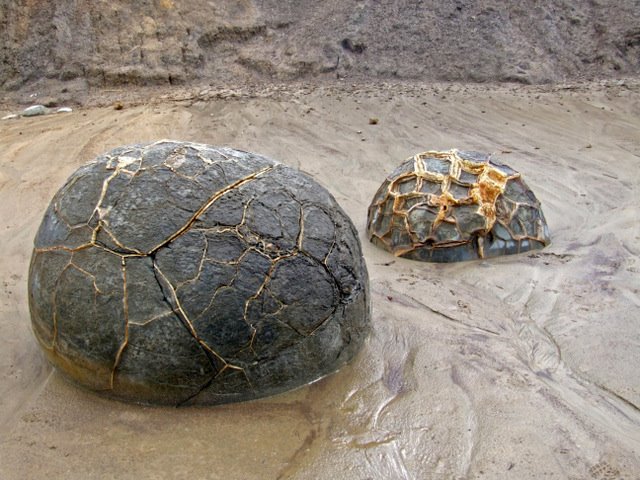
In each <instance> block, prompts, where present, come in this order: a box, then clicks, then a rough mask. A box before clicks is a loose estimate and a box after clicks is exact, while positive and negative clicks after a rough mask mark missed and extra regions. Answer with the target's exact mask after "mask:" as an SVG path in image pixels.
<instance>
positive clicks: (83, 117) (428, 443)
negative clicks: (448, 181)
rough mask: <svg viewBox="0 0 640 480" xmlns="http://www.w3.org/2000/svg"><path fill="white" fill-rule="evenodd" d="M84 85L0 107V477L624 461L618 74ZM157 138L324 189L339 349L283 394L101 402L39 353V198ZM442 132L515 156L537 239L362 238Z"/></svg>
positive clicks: (626, 288) (495, 469)
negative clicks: (174, 86) (490, 251)
mask: <svg viewBox="0 0 640 480" xmlns="http://www.w3.org/2000/svg"><path fill="white" fill-rule="evenodd" d="M100 95H101V96H99V97H95V98H93V100H92V99H91V96H89V101H88V102H87V105H86V106H84V107H80V108H75V109H74V111H73V112H71V113H61V114H50V115H45V116H40V117H33V118H19V119H15V120H4V121H0V243H1V244H2V246H3V248H2V255H0V276H1V277H2V297H1V298H2V303H1V304H0V478H2V479H4V480H11V479H31V478H34V479H35V478H48V479H107V478H114V479H120V480H123V479H138V480H140V479H164V478H190V479H239V480H249V479H311V478H316V479H359V480H365V479H431V478H434V479H480V478H496V479H498V478H513V479H529V478H530V479H540V478H547V479H574V480H578V479H597V480H605V479H625V480H629V479H631V480H633V479H640V369H638V363H639V362H640V328H638V321H639V317H640V275H639V274H640V81H638V80H628V81H609V82H594V83H584V84H573V85H556V86H553V87H551V86H539V87H535V86H529V87H527V86H521V85H509V84H507V85H502V86H495V87H492V86H483V85H465V84H429V85H421V84H379V85H356V84H353V85H352V84H347V85H341V84H334V85H328V86H324V87H322V86H316V87H308V86H304V85H300V86H297V85H294V84H290V85H287V86H273V87H268V86H264V87H260V88H254V89H246V90H243V89H239V90H228V89H216V88H215V87H207V88H201V89H193V90H188V89H182V90H166V91H162V92H155V93H154V94H153V95H152V96H150V95H151V93H149V92H144V91H138V92H132V91H130V90H127V91H125V90H122V91H121V92H119V91H117V90H115V91H111V92H109V93H108V94H104V93H102V94H100ZM115 102H120V104H121V106H122V107H123V108H122V109H118V110H117V109H114V107H113V105H114V103H115ZM15 110H16V109H15V108H13V107H11V106H9V105H4V106H0V117H1V116H4V115H6V114H8V113H11V112H12V111H15ZM372 118H376V119H378V122H377V124H372V123H375V122H370V119H372ZM162 138H170V139H176V140H188V141H195V142H202V143H208V144H212V145H225V146H230V147H234V148H238V149H243V150H249V151H254V152H257V153H261V154H263V155H266V156H268V157H271V158H273V159H275V160H278V161H280V162H283V163H286V164H288V165H291V166H294V167H297V168H299V169H301V170H303V171H305V172H307V173H309V174H310V175H312V176H313V177H314V178H315V179H317V180H318V181H319V182H320V183H321V184H322V185H324V186H325V187H326V188H327V189H328V190H329V191H330V192H331V193H332V194H333V195H334V196H335V198H336V199H337V201H338V202H339V203H340V205H341V206H342V208H343V209H344V210H345V211H346V212H347V214H348V215H349V216H350V217H351V218H352V220H353V222H354V223H355V225H356V227H357V229H358V231H359V233H360V240H361V242H362V245H363V250H364V255H365V258H366V261H367V266H368V270H369V275H370V282H371V291H372V293H373V296H372V309H373V318H372V322H373V331H372V334H371V336H370V337H369V338H368V340H367V342H366V344H365V346H364V348H363V350H362V351H361V352H360V354H359V355H358V357H357V358H356V359H355V361H353V362H352V363H351V364H349V365H347V366H345V367H344V368H342V369H341V370H340V371H339V372H338V373H336V374H334V375H332V376H330V377H327V378H325V379H323V380H321V381H319V382H317V383H315V384H313V385H310V386H307V387H304V388H301V389H299V390H296V391H294V392H291V393H287V394H283V395H279V396H276V397H271V398H267V399H263V400H259V401H253V402H248V403H241V404H233V405H225V406H218V407H212V408H179V409H171V408H152V407H142V406H137V405H129V404H124V403H119V402H115V401H111V400H107V399H104V398H102V397H100V396H97V395H95V394H93V393H91V392H87V391H84V390H81V389H79V388H77V387H75V386H73V385H70V384H68V383H67V382H66V381H65V380H64V379H63V378H62V377H61V376H60V375H59V374H58V373H57V372H56V371H54V370H52V369H51V367H49V366H48V365H47V363H46V361H45V360H44V357H43V356H42V355H41V353H40V351H39V348H38V346H37V344H36V341H35V339H34V337H33V334H32V332H31V325H30V319H29V311H28V302H27V276H28V267H29V260H30V256H31V250H32V245H33V244H32V242H33V238H34V236H35V233H36V230H37V228H38V226H39V223H40V220H41V218H42V215H43V213H44V210H45V208H46V206H47V204H48V202H49V201H50V199H51V197H52V196H53V194H54V193H55V192H56V191H57V190H58V188H60V186H62V184H63V182H64V180H65V179H66V178H67V177H68V175H70V174H71V173H72V172H73V171H74V170H75V169H76V168H77V167H78V166H80V165H81V164H83V163H85V162H86V161H89V160H91V159H92V158H94V157H95V156H96V155H98V154H100V153H103V152H105V151H107V150H110V149H112V148H114V147H116V146H119V145H126V144H131V143H140V142H148V141H153V140H158V139H162ZM450 148H458V149H461V150H478V151H482V152H494V153H495V158H496V159H498V160H499V161H500V162H503V163H506V164H508V165H510V166H511V167H513V168H514V169H516V170H518V171H519V172H520V173H521V174H522V175H523V177H524V179H525V181H526V182H527V184H528V185H529V187H530V188H531V189H532V190H533V191H534V192H535V194H536V195H537V197H538V199H539V200H540V201H541V203H542V208H543V211H544V214H545V216H546V218H547V221H548V224H549V227H550V230H551V239H552V243H551V245H550V246H549V247H547V248H545V249H544V250H541V251H536V252H529V253H525V254H522V255H513V256H508V257H502V258H497V259H491V260H485V261H473V262H465V263H457V264H429V263H420V262H415V261H409V260H403V259H398V258H394V257H393V256H391V255H390V254H389V253H387V252H384V251H382V250H380V249H378V248H376V247H374V246H373V245H372V244H370V243H369V241H368V239H367V238H366V234H365V229H366V215H367V207H368V205H369V202H370V201H371V199H372V197H373V194H374V193H375V191H376V190H377V188H378V187H379V185H380V184H381V183H382V181H383V179H384V178H385V176H386V175H387V174H388V173H390V172H391V171H392V170H393V169H394V168H395V167H396V166H397V165H399V164H400V163H401V162H402V161H403V160H404V159H406V158H407V157H409V156H411V155H413V154H415V153H418V152H422V151H425V150H440V149H442V150H447V149H450Z"/></svg>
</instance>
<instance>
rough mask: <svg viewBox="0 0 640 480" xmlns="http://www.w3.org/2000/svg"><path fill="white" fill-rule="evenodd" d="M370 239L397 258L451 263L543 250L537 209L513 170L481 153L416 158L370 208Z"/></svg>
mask: <svg viewBox="0 0 640 480" xmlns="http://www.w3.org/2000/svg"><path fill="white" fill-rule="evenodd" d="M367 224H368V227H367V231H368V235H369V239H370V240H371V241H372V242H373V243H374V244H376V245H378V246H380V247H382V248H384V249H385V250H388V251H390V252H391V253H393V254H394V255H396V256H398V257H405V258H410V259H414V260H422V261H431V262H455V261H463V260H472V259H477V258H488V257H495V256H499V255H508V254H512V253H521V252H525V251H528V250H534V249H540V248H543V247H544V246H546V245H547V244H548V243H549V230H548V227H547V224H546V221H545V218H544V215H543V213H542V210H541V208H540V202H539V201H538V200H537V198H536V197H535V195H534V194H533V192H532V191H531V190H530V189H529V188H528V187H527V185H526V184H525V183H524V181H523V180H522V178H521V176H520V174H519V173H518V172H516V171H515V170H513V169H512V168H510V167H508V166H506V165H501V164H499V163H496V162H494V161H493V160H491V157H490V155H486V154H482V153H478V152H462V151H458V150H455V149H454V150H450V151H445V152H438V151H427V152H423V153H419V154H417V155H414V156H413V157H411V158H409V159H407V160H406V161H405V162H404V163H402V165H400V166H399V167H398V168H397V169H396V170H395V171H394V172H392V173H391V175H390V176H389V177H388V178H387V179H386V180H385V181H384V182H383V184H382V185H381V186H380V188H379V189H378V192H377V193H376V194H375V197H374V199H373V202H372V203H371V205H370V207H369V215H368V222H367Z"/></svg>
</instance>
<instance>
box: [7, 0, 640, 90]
mask: <svg viewBox="0 0 640 480" xmlns="http://www.w3.org/2000/svg"><path fill="white" fill-rule="evenodd" d="M639 25H640V2H639V1H638V0H622V1H613V0H600V1H597V0H593V1H584V2H574V1H571V0H552V1H549V2H537V1H536V2H510V1H506V0H482V1H478V2H472V1H469V0H456V1H450V2H441V1H436V0H428V1H423V2H417V1H414V0H400V1H395V0H394V1H390V0H385V1H381V2H380V1H373V0H347V1H342V0H341V1H338V0H328V1H324V2H315V1H311V0H302V1H296V2H281V1H275V0H253V1H251V0H243V1H235V0H233V1H232V0H215V1H205V0H191V1H189V2H178V1H175V0H147V1H141V2H106V1H99V2H95V1H89V0H76V1H73V2H49V1H42V0H30V1H26V0H21V1H13V0H0V88H5V89H10V88H18V87H20V86H22V85H24V84H25V83H30V82H35V81H38V80H42V79H49V80H63V81H64V80H71V79H81V80H83V81H84V80H86V81H88V82H89V84H91V85H98V86H104V85H114V84H175V83H180V82H189V81H193V80H207V81H213V82H225V81H234V82H237V81H242V80H256V79H265V78H269V79H273V78H276V79H292V78H313V79H317V77H318V76H322V75H324V76H326V77H328V78H335V77H336V76H341V77H344V76H348V77H354V78H358V77H359V78H366V79H371V78H403V79H418V80H429V81H432V80H460V81H517V82H524V83H540V82H556V81H564V80H567V79H582V78H594V77H612V76H619V75H634V74H637V73H639V72H640V27H639Z"/></svg>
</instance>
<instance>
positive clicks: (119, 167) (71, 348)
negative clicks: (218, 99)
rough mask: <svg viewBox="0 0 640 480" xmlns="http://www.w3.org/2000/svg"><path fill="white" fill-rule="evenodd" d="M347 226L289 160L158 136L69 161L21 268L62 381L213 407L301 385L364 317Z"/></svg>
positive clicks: (355, 333) (331, 359) (362, 281)
mask: <svg viewBox="0 0 640 480" xmlns="http://www.w3.org/2000/svg"><path fill="white" fill-rule="evenodd" d="M368 296H369V294H368V279H367V271H366V267H365V263H364V259H363V257H362V253H361V247H360V243H359V240H358V237H357V233H356V230H355V228H354V227H353V225H352V223H351V221H350V220H349V219H348V218H347V216H346V214H345V213H344V212H343V211H342V209H341V208H340V207H339V206H338V204H337V203H336V201H335V200H334V199H333V197H332V196H331V195H330V194H329V193H328V192H327V191H326V190H325V189H324V188H323V187H321V186H320V185H318V184H317V183H316V182H315V181H313V180H312V179H311V178H309V177H308V176H306V175H304V174H302V173H300V172H299V171H297V170H294V169H292V168H289V167H286V166H284V165H281V164H277V163H275V162H273V161H272V160H269V159H267V158H265V157H262V156H259V155H255V154H252V153H247V152H241V151H237V150H233V149H229V148H216V147H211V146H207V145H202V144H195V143H184V142H175V141H160V142H157V143H152V144H148V145H134V146H126V147H120V148H116V149H115V150H113V151H111V152H109V153H107V154H105V155H102V156H100V157H98V158H97V159H96V160H94V161H93V162H90V163H88V164H87V165H84V166H82V167H80V168H79V169H78V170H77V171H76V172H75V173H74V174H73V175H72V176H71V177H70V178H69V179H68V181H67V183H66V184H65V185H64V186H63V187H62V188H61V189H60V190H59V191H58V193H57V194H56V195H55V197H54V198H53V200H52V202H51V204H50V206H49V208H48V210H47V211H46V213H45V216H44V219H43V221H42V224H41V226H40V229H39V231H38V234H37V236H36V239H35V249H34V252H33V256H32V260H31V269H30V274H29V301H30V310H31V317H32V324H33V330H34V332H35V335H36V337H37V339H38V341H39V343H40V345H41V346H42V348H43V350H44V351H45V353H46V356H47V358H48V359H49V361H50V362H51V363H53V365H55V366H56V367H57V368H58V369H59V370H61V371H62V372H63V373H64V374H66V375H67V376H68V377H70V378H71V379H72V380H74V381H75V382H77V383H79V384H82V385H84V386H87V387H89V388H91V389H93V390H97V391H101V392H104V393H105V394H107V395H110V396H113V397H116V398H120V399H123V400H129V401H135V402H142V403H162V404H185V403H186V404H193V403H197V404H214V403H224V402H232V401H240V400H248V399H252V398H257V397H262V396H266V395H270V394H274V393H278V392H282V391H285V390H287V389H291V388H294V387H297V386H300V385H303V384H306V383H308V382H311V381H314V380H316V379H318V378H319V377H321V376H324V375H326V374H328V373H330V372H332V371H334V370H336V369H337V368H338V367H339V366H340V365H342V364H343V363H344V362H346V361H348V360H349V359H350V358H352V357H353V356H354V354H355V353H356V351H357V350H358V348H359V347H360V345H361V344H362V342H363V339H364V337H365V335H366V333H367V331H368V328H369V298H368Z"/></svg>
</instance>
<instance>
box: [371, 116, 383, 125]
mask: <svg viewBox="0 0 640 480" xmlns="http://www.w3.org/2000/svg"><path fill="white" fill-rule="evenodd" d="M379 121H380V120H379V119H377V118H376V117H371V118H370V119H369V125H377V124H378V122H379Z"/></svg>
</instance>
